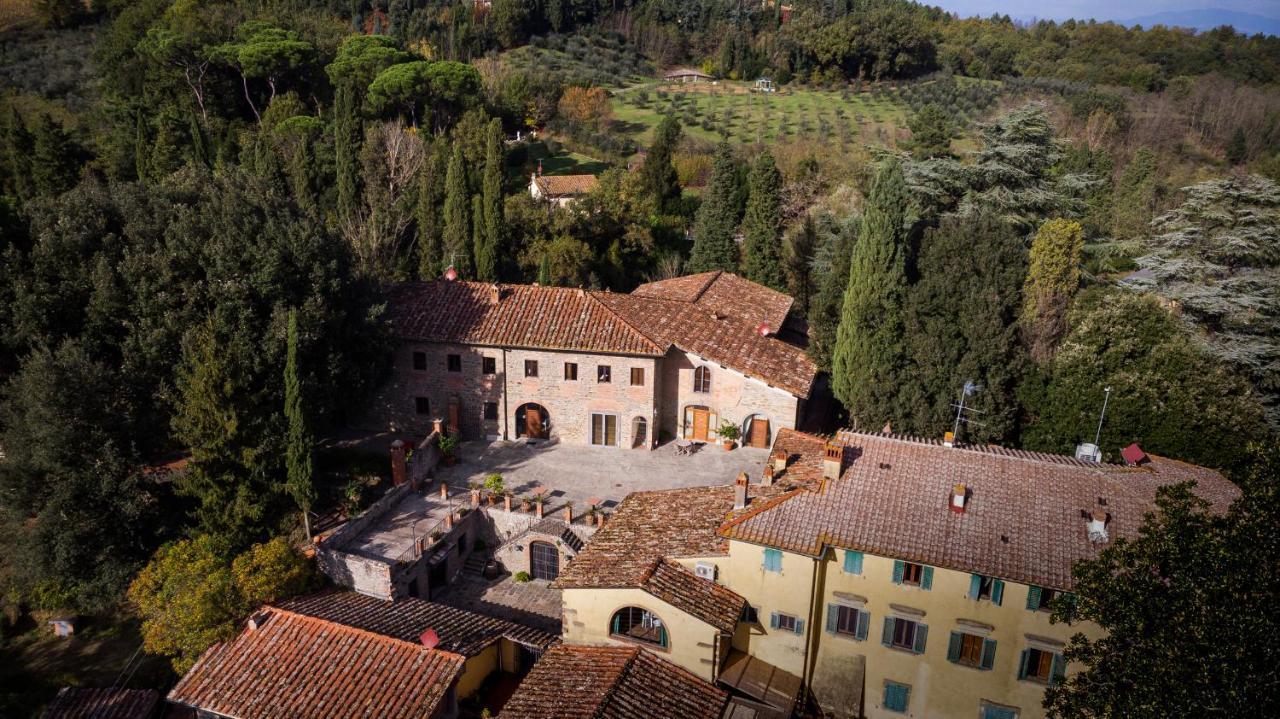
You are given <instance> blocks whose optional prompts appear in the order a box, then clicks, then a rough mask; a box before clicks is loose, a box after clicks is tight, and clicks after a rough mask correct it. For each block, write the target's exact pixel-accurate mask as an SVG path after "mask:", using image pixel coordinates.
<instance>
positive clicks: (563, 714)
mask: <svg viewBox="0 0 1280 719" xmlns="http://www.w3.org/2000/svg"><path fill="white" fill-rule="evenodd" d="M728 698H729V696H728V694H726V693H725V692H724V691H723V690H721V689H719V688H717V687H715V686H713V685H712V684H711V683H710V682H708V681H706V680H705V679H702V678H701V677H698V676H696V675H695V674H693V673H692V672H689V671H687V670H685V669H683V668H681V667H678V666H676V665H674V664H671V663H669V662H667V661H665V660H663V659H661V658H659V657H657V656H655V655H653V654H651V653H650V652H648V651H645V650H643V649H640V648H638V647H588V646H570V645H566V644H558V645H556V646H554V647H552V648H551V649H549V650H547V652H546V653H545V654H543V655H542V658H540V659H539V660H538V663H537V664H535V665H534V666H533V669H532V671H530V672H529V675H528V676H526V677H525V678H524V681H523V682H521V683H520V687H519V688H518V689H516V693H515V694H514V695H512V697H511V700H510V701H508V702H507V704H506V706H504V707H503V709H502V713H501V714H500V715H499V716H500V717H501V718H502V719H717V718H718V717H719V716H720V713H721V712H722V711H723V710H724V706H725V704H726V703H727V701H728Z"/></svg>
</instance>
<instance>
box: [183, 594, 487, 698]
mask: <svg viewBox="0 0 1280 719" xmlns="http://www.w3.org/2000/svg"><path fill="white" fill-rule="evenodd" d="M264 611H265V613H266V614H267V620H266V623H265V624H264V625H262V626H260V627H258V628H257V629H250V628H246V629H245V630H244V631H242V632H241V633H240V635H239V636H237V637H236V638H235V639H232V640H231V641H229V642H224V643H221V644H217V645H214V646H213V647H212V648H211V649H209V650H208V651H206V652H205V653H204V655H203V656H201V657H200V659H199V660H198V661H197V662H196V665H195V666H194V667H192V668H191V671H189V672H187V674H186V675H185V676H183V677H182V679H181V680H180V681H179V682H178V684H177V686H175V687H174V688H173V691H171V692H169V701H171V702H175V703H179V704H184V705H186V706H190V707H194V708H196V709H202V710H205V711H210V712H213V713H215V714H222V715H225V716H230V717H236V719H286V718H288V719H343V718H346V717H351V718H352V719H354V718H355V717H380V718H381V719H397V718H399V717H405V718H406V719H407V718H409V717H413V718H414V719H420V718H421V717H426V716H431V714H432V712H434V711H435V710H436V708H437V707H438V706H439V705H440V702H441V700H442V699H444V697H445V694H446V692H447V691H448V689H449V687H450V686H452V685H453V682H454V681H455V680H456V679H457V677H458V675H459V674H460V673H461V671H462V665H463V662H464V661H465V659H464V658H463V657H462V656H460V655H458V654H453V653H452V652H444V651H440V650H436V649H427V648H425V647H423V646H421V645H420V644H413V643H409V642H404V641H400V640H399V639H391V638H389V637H384V636H382V635H379V634H374V633H372V632H366V631H363V630H360V629H354V628H351V627H347V626H343V625H341V624H336V623H333V622H326V621H324V620H321V619H316V618H313V617H307V616H303V615H301V614H294V613H293V612H287V611H284V610H281V609H277V608H268V609H266V610H264Z"/></svg>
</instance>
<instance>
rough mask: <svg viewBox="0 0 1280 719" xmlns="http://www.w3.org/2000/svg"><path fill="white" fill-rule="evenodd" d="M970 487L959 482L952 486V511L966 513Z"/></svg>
mask: <svg viewBox="0 0 1280 719" xmlns="http://www.w3.org/2000/svg"><path fill="white" fill-rule="evenodd" d="M968 492H969V490H968V488H967V487H965V486H964V484H963V483H961V484H957V485H955V486H953V487H952V488H951V511H952V512H957V513H959V514H964V510H965V508H966V506H967V505H968V503H969V495H968Z"/></svg>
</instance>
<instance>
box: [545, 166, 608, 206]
mask: <svg viewBox="0 0 1280 719" xmlns="http://www.w3.org/2000/svg"><path fill="white" fill-rule="evenodd" d="M599 184H600V183H599V181H598V180H597V179H596V176H595V175H539V174H538V173H536V172H535V173H534V174H533V176H532V177H531V178H530V179H529V195H530V196H532V197H533V199H535V200H544V201H546V202H550V203H552V204H554V205H556V206H558V207H565V206H567V205H569V204H571V203H573V202H574V201H575V200H577V199H578V198H579V197H581V196H583V195H585V194H587V193H588V192H591V191H592V190H594V189H596V186H597V185H599Z"/></svg>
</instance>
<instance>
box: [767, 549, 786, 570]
mask: <svg viewBox="0 0 1280 719" xmlns="http://www.w3.org/2000/svg"><path fill="white" fill-rule="evenodd" d="M764 571H766V572H781V571H782V550H781V549H766V550H764Z"/></svg>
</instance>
